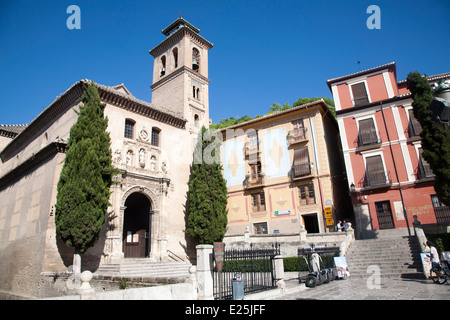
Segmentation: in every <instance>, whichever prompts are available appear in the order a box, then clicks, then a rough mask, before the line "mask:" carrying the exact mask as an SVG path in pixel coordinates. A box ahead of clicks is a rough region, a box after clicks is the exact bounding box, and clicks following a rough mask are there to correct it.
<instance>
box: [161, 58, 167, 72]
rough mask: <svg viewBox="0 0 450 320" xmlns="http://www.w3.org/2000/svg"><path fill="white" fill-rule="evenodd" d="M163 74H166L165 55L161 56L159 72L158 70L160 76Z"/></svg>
mask: <svg viewBox="0 0 450 320" xmlns="http://www.w3.org/2000/svg"><path fill="white" fill-rule="evenodd" d="M165 74H166V56H162V57H161V72H160V76H161V77H162V76H163V75H165Z"/></svg>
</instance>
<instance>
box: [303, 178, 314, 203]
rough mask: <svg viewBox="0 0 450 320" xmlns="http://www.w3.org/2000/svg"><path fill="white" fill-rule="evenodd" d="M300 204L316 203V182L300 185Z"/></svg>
mask: <svg viewBox="0 0 450 320" xmlns="http://www.w3.org/2000/svg"><path fill="white" fill-rule="evenodd" d="M299 189H300V204H301V205H307V204H314V203H316V198H315V195H314V184H312V183H311V184H308V185H305V186H300V187H299Z"/></svg>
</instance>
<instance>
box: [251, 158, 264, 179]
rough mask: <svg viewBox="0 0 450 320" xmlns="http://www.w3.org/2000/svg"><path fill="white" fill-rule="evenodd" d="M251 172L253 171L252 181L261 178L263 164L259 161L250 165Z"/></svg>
mask: <svg viewBox="0 0 450 320" xmlns="http://www.w3.org/2000/svg"><path fill="white" fill-rule="evenodd" d="M250 170H251V176H250V178H251V180H252V181H253V180H256V179H258V178H259V177H260V176H261V172H262V170H261V162H259V161H257V162H256V163H253V164H252V163H251V164H250Z"/></svg>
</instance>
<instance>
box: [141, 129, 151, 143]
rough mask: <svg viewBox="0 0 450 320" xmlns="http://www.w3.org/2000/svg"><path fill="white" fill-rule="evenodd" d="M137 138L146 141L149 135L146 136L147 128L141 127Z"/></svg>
mask: <svg viewBox="0 0 450 320" xmlns="http://www.w3.org/2000/svg"><path fill="white" fill-rule="evenodd" d="M139 138H140V139H141V140H142V141H148V139H149V136H148V132H147V130H145V129H142V130H141V132H139Z"/></svg>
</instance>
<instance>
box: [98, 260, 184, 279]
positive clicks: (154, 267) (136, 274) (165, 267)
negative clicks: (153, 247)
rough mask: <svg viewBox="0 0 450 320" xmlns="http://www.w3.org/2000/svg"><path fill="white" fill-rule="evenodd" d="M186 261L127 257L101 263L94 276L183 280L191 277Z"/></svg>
mask: <svg viewBox="0 0 450 320" xmlns="http://www.w3.org/2000/svg"><path fill="white" fill-rule="evenodd" d="M190 267H191V264H189V263H186V262H151V261H150V260H149V259H146V258H134V259H128V258H127V259H125V260H124V261H123V262H122V263H121V264H104V265H101V266H100V267H99V268H98V269H97V271H95V272H94V276H95V275H96V276H102V277H124V278H141V279H147V280H153V281H155V280H156V281H158V280H159V281H160V280H168V281H181V280H184V279H187V278H188V277H189V268H190Z"/></svg>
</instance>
